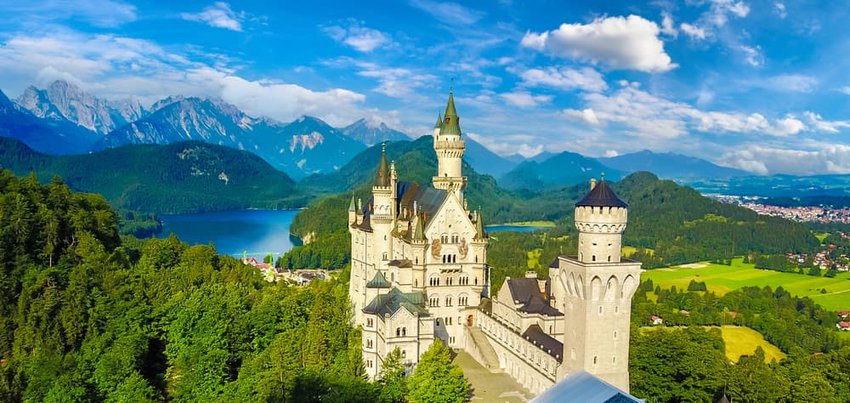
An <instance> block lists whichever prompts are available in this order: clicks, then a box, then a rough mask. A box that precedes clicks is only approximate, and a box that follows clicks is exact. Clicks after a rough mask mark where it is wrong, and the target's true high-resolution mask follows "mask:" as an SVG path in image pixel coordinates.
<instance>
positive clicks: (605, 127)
mask: <svg viewBox="0 0 850 403" xmlns="http://www.w3.org/2000/svg"><path fill="white" fill-rule="evenodd" d="M848 14H850V7H847V5H846V4H845V2H842V1H793V0H785V1H775V0H770V1H750V0H740V1H736V0H685V1H665V0H657V1H635V2H626V1H598V0H597V1H566V0H557V1H556V0H551V1H543V0H525V1H520V0H514V1H511V0H500V1H475V2H468V3H459V2H458V3H455V2H441V1H436V0H399V1H370V0H360V1H339V2H333V1H320V0H315V1H300V2H296V1H238V2H237V1H230V2H221V1H172V2H162V1H132V2H131V1H125V0H43V1H33V2H29V1H20V0H0V15H3V16H4V18H2V19H0V89H2V90H3V92H5V93H6V94H7V95H8V96H9V97H12V98H14V97H17V96H18V95H20V93H21V92H23V90H24V89H25V88H26V87H27V86H29V85H36V86H38V87H44V86H46V85H47V84H49V83H50V82H51V81H53V80H56V79H64V80H67V81H70V82H73V83H75V84H77V85H79V86H80V87H82V88H83V89H84V90H86V91H88V92H90V93H92V94H94V95H97V96H100V97H105V98H109V99H122V98H129V97H135V98H137V99H139V100H140V101H141V102H142V103H143V104H145V105H150V104H152V103H153V102H154V101H156V100H158V99H161V98H164V97H166V96H168V95H177V94H181V95H187V96H190V95H195V96H204V97H212V98H221V99H223V100H224V101H226V102H229V103H232V104H234V105H236V106H237V107H239V108H240V109H242V110H243V111H245V112H246V113H248V114H250V115H253V116H267V117H270V118H272V119H276V120H279V121H282V122H287V121H291V120H293V119H296V118H297V117H299V116H301V115H304V114H307V115H312V116H316V117H319V118H321V119H324V120H326V121H327V122H329V123H331V124H332V125H336V126H343V125H346V124H349V123H351V122H353V121H355V120H357V119H359V118H361V117H366V118H368V119H370V120H372V121H376V122H377V121H383V122H386V123H387V124H388V125H390V126H391V127H394V128H397V129H400V130H402V131H404V132H406V133H408V134H409V135H411V136H414V137H416V136H419V135H422V134H426V133H429V132H430V130H431V129H430V128H431V127H432V126H433V123H434V121H435V120H436V117H437V114H438V113H439V112H441V111H442V110H443V108H444V107H445V102H446V97H447V95H448V92H449V89H450V88H451V89H453V92H454V95H455V99H456V103H457V109H458V114H459V115H460V117H461V127H462V129H463V130H464V133H465V135H467V136H469V137H470V138H472V139H474V140H476V141H478V142H480V143H482V144H484V145H485V146H487V147H488V148H490V149H491V150H493V151H495V152H497V153H499V154H502V155H509V154H514V153H520V154H522V155H524V156H532V155H534V154H537V153H540V152H542V151H548V152H559V151H572V152H578V153H581V154H584V155H588V156H593V157H598V156H615V155H619V154H624V153H629V152H635V151H640V150H644V149H649V150H652V151H655V152H676V153H681V154H686V155H692V156H696V157H700V158H704V159H707V160H710V161H712V162H715V163H718V164H720V165H724V166H730V167H735V168H740V169H744V170H747V171H750V172H754V173H757V174H775V173H790V174H802V175H810V174H826V173H850V74H847V72H848V71H850V35H848V34H850V28H848V24H847V21H848V20H849V18H848V17H850V15H848Z"/></svg>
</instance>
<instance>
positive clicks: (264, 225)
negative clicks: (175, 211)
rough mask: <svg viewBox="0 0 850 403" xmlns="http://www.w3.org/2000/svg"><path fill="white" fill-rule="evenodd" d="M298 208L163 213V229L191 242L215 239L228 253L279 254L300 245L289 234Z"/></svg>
mask: <svg viewBox="0 0 850 403" xmlns="http://www.w3.org/2000/svg"><path fill="white" fill-rule="evenodd" d="M295 214H298V210H237V211H225V212H219V213H199V214H179V215H165V216H161V217H160V219H161V220H162V233H161V234H160V235H159V237H166V236H168V234H170V233H172V232H173V233H174V234H176V235H177V237H178V238H180V240H182V241H183V242H186V243H188V244H190V245H198V244H201V245H206V244H209V243H213V244H214V245H215V248H216V250H217V251H218V253H221V254H224V255H233V256H242V253H243V252H247V253H248V256H254V257H257V258H260V257H262V256H265V255H267V254H269V253H272V254H274V255H275V256H279V255H280V254H282V253H284V252H286V251H288V250H290V249H292V246H293V245H297V242H298V239H297V238H292V237H290V236H289V226H290V225H291V224H292V219H293V218H294V217H295Z"/></svg>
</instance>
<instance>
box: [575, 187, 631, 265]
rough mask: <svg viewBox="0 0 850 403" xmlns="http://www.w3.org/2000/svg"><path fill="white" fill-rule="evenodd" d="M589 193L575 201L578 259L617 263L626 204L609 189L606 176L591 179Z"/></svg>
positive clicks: (627, 214)
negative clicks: (599, 179)
mask: <svg viewBox="0 0 850 403" xmlns="http://www.w3.org/2000/svg"><path fill="white" fill-rule="evenodd" d="M590 187H591V189H590V193H588V194H587V196H585V197H584V199H581V201H579V202H578V203H576V209H575V222H576V229H578V260H579V261H580V262H582V263H609V262H613V263H616V262H619V261H620V254H621V250H622V244H623V242H622V239H623V231H624V230H625V229H626V223H627V222H628V218H629V212H628V205H627V204H626V203H625V202H623V201H622V200H620V199H619V198H618V197H617V195H616V194H614V192H613V191H612V190H611V188H610V187H609V186H608V184H607V183H606V182H605V179H604V178H603V180H601V181H600V182H599V184H596V181H593V180H592V181H591V182H590Z"/></svg>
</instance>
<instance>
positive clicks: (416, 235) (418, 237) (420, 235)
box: [413, 213, 426, 242]
mask: <svg viewBox="0 0 850 403" xmlns="http://www.w3.org/2000/svg"><path fill="white" fill-rule="evenodd" d="M424 221H425V214H421V213H420V214H419V216H418V217H416V229H415V230H414V231H413V240H414V241H419V242H424V241H425V240H426V239H425V228H424V226H423V222H424Z"/></svg>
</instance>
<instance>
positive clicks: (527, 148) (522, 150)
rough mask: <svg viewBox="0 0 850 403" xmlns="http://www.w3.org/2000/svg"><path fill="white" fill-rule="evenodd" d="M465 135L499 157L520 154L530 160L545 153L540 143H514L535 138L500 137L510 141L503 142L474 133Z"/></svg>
mask: <svg viewBox="0 0 850 403" xmlns="http://www.w3.org/2000/svg"><path fill="white" fill-rule="evenodd" d="M464 134H465V135H467V136H469V137H470V138H471V139H473V140H475V141H476V142H478V143H480V144H481V145H483V146H484V147H487V149H489V150H490V151H492V152H494V153H496V154H499V155H503V156H504V155H513V154H519V155H522V156H523V157H526V158H530V157H533V156H535V155H537V154H540V153H542V152H543V146H542V145H540V144H539V142H538V144H534V145H530V144H528V143H521V144H517V143H516V142H514V141H522V140H523V139H525V140H527V139H529V138H531V139H532V140H533V137H532V136H528V135H508V136H500V137H499V138H500V139H505V140H509V141H506V142H503V141H497V140H496V139H494V138H491V137H487V136H481V135H478V134H476V133H472V132H466V133H464Z"/></svg>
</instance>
